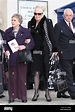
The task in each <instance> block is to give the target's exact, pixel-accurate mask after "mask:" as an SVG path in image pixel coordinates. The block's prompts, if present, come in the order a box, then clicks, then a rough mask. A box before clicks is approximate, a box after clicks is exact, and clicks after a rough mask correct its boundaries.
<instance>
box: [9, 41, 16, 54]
mask: <svg viewBox="0 0 75 112" xmlns="http://www.w3.org/2000/svg"><path fill="white" fill-rule="evenodd" d="M8 45H9V47H10V48H11V50H12V52H13V53H14V52H16V51H18V43H17V41H16V39H13V40H11V41H9V42H8Z"/></svg>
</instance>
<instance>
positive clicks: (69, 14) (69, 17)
mask: <svg viewBox="0 0 75 112" xmlns="http://www.w3.org/2000/svg"><path fill="white" fill-rule="evenodd" d="M64 19H65V20H66V21H67V22H71V21H72V19H73V14H72V12H71V11H70V10H67V11H66V12H65V14H64Z"/></svg>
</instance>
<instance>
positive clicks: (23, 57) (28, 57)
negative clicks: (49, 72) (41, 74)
mask: <svg viewBox="0 0 75 112" xmlns="http://www.w3.org/2000/svg"><path fill="white" fill-rule="evenodd" d="M18 62H19V63H25V64H26V63H30V62H33V59H32V54H31V51H30V50H28V49H24V50H21V51H19V53H18Z"/></svg>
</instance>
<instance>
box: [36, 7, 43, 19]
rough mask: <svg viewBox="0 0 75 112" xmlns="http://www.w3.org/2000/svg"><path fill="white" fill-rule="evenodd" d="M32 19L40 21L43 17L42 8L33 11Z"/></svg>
mask: <svg viewBox="0 0 75 112" xmlns="http://www.w3.org/2000/svg"><path fill="white" fill-rule="evenodd" d="M34 17H35V20H36V21H40V20H41V19H42V17H43V9H42V8H36V9H35V11H34Z"/></svg>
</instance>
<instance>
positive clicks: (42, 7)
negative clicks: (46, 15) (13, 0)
mask: <svg viewBox="0 0 75 112" xmlns="http://www.w3.org/2000/svg"><path fill="white" fill-rule="evenodd" d="M37 8H41V9H42V10H43V12H44V11H45V7H44V6H39V5H37V6H36V7H35V9H34V10H36V9H37Z"/></svg>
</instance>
